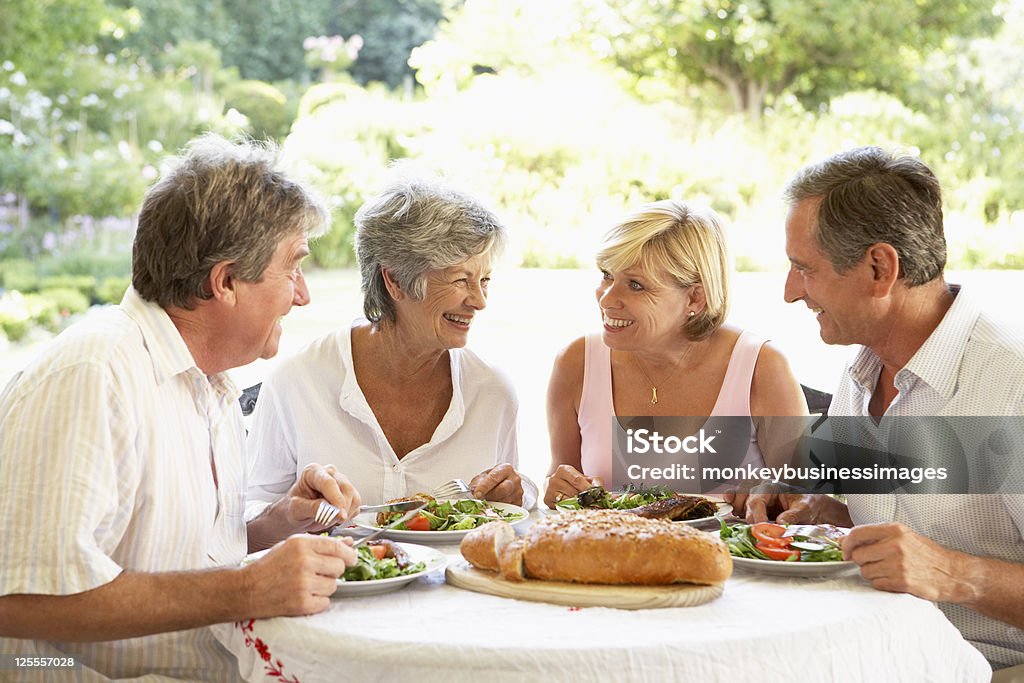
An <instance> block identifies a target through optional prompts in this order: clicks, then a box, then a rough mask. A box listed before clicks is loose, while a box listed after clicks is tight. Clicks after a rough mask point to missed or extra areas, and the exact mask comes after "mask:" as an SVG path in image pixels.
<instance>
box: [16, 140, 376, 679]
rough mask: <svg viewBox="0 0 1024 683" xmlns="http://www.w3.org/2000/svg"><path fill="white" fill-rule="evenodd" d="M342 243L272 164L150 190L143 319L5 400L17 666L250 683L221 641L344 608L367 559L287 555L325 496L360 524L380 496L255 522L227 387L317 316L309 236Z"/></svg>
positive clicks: (203, 162) (66, 336) (140, 276)
mask: <svg viewBox="0 0 1024 683" xmlns="http://www.w3.org/2000/svg"><path fill="white" fill-rule="evenodd" d="M326 225H327V212H326V211H325V209H324V207H323V205H322V204H321V203H320V202H319V201H318V200H317V199H315V198H314V196H313V195H312V194H311V193H310V192H309V191H308V190H307V189H306V188H304V187H303V186H302V185H300V184H298V183H296V182H295V181H293V180H290V179H289V178H288V177H287V176H286V175H285V174H284V173H282V172H281V171H280V170H279V169H278V168H277V158H276V152H275V151H274V150H273V149H272V148H267V147H261V146H257V145H253V144H238V145H235V144H231V143H229V142H227V141H225V140H223V139H221V138H218V137H216V136H212V135H211V136H207V137H204V138H201V139H199V140H197V141H195V142H193V143H192V144H191V145H190V146H189V148H188V149H187V151H186V153H185V154H184V155H183V157H181V158H180V159H179V160H178V163H177V165H176V166H175V167H174V168H173V169H172V170H171V171H170V172H169V173H168V174H167V175H166V176H165V177H164V178H162V179H161V180H160V181H159V182H158V183H157V184H156V185H155V186H154V187H153V188H152V189H151V190H150V191H149V193H148V194H147V196H146V199H145V201H144V202H143V206H142V211H141V213H140V215H139V226H138V232H137V234H136V237H135V245H134V253H133V262H132V287H131V288H129V290H128V291H127V293H126V294H125V296H124V299H123V301H122V302H121V304H120V305H119V306H113V307H111V308H109V309H107V310H105V311H102V312H99V313H96V314H94V315H91V316H89V317H87V318H86V319H85V320H84V321H82V322H80V323H78V324H76V325H75V326H73V327H72V328H71V329H69V330H68V331H67V332H65V333H63V334H61V335H60V336H59V337H57V339H56V340H55V341H54V343H53V344H52V346H51V347H50V348H49V349H47V351H46V352H44V353H43V354H42V356H41V357H40V358H38V359H37V360H35V361H34V362H33V363H31V364H30V365H29V366H28V367H27V368H26V369H25V370H24V371H22V372H21V373H19V374H18V375H16V376H15V377H14V379H13V380H12V381H11V382H10V384H8V386H7V388H6V389H5V390H4V392H3V394H2V395H0V481H2V482H3V486H4V494H3V496H0V529H3V534H2V536H0V567H2V568H3V569H2V571H0V596H2V597H0V652H2V653H5V655H12V654H16V655H21V656H24V657H28V658H33V657H35V658H49V657H53V658H56V659H55V660H43V661H61V662H71V661H73V662H74V663H75V664H77V665H81V666H82V667H83V670H82V671H78V672H77V673H76V674H75V675H76V676H77V678H76V680H89V681H93V680H105V679H108V678H109V679H128V678H132V679H135V678H137V677H143V676H147V675H157V676H160V677H166V678H174V679H185V680H203V681H231V680H237V678H238V671H237V664H236V663H235V661H234V658H233V657H231V655H230V654H229V653H227V652H226V651H225V650H224V649H223V648H222V647H221V646H220V645H219V644H218V643H217V642H216V641H215V640H214V638H213V637H212V635H211V634H210V632H209V630H208V629H206V628H203V627H205V626H207V625H209V624H215V623H220V622H230V621H235V620H240V619H248V618H259V617H272V616H280V615H301V614H310V613H313V612H318V611H321V610H323V609H325V608H326V607H327V605H328V604H329V596H330V595H331V594H332V593H333V592H334V589H335V581H336V579H337V577H338V576H339V575H340V574H341V573H342V572H343V571H344V569H345V567H346V566H347V565H351V564H354V563H355V559H356V558H355V553H354V551H353V549H352V548H351V547H350V545H349V544H346V543H345V542H342V541H340V540H338V539H334V538H326V537H319V536H309V535H300V536H292V537H291V538H288V540H285V541H284V542H282V543H278V544H277V545H276V546H275V545H274V544H275V543H277V542H278V541H279V540H280V539H282V538H285V537H286V536H288V535H289V534H291V533H294V532H298V531H318V530H320V529H321V528H322V527H320V526H319V525H318V524H317V523H316V522H314V520H313V517H314V513H315V510H316V508H317V506H318V503H319V502H320V501H321V500H322V499H326V500H328V501H330V502H331V503H333V504H334V505H336V506H338V507H339V508H341V509H342V510H344V511H345V513H346V515H348V516H351V515H354V514H355V512H356V510H357V508H358V505H359V496H358V494H357V493H356V492H355V490H354V489H353V488H352V486H351V485H350V484H349V483H348V481H347V480H346V479H345V478H344V477H342V476H341V475H340V474H338V473H337V472H336V471H335V470H334V469H333V468H331V467H326V468H325V467H322V466H319V465H311V466H309V467H308V468H306V469H304V470H303V472H302V475H301V476H300V477H299V478H298V480H297V481H296V482H295V484H294V485H293V486H292V487H290V489H289V490H287V491H285V492H283V494H284V495H282V496H280V497H278V498H277V499H276V500H275V501H274V502H273V504H272V505H270V506H268V507H267V509H266V510H265V511H264V513H263V514H262V515H260V516H259V517H257V518H255V519H253V520H252V521H250V522H249V523H248V524H246V523H245V522H244V518H243V510H244V502H245V491H246V485H247V467H246V465H245V462H244V457H243V437H244V430H243V428H242V422H241V413H240V409H239V406H238V402H237V399H238V396H239V393H240V392H239V391H238V390H237V388H236V387H235V386H234V384H233V383H232V382H231V380H230V379H229V378H228V376H227V374H226V372H225V371H226V370H228V369H229V368H232V367H236V366H240V365H244V364H246V363H249V362H251V361H253V360H255V359H257V358H269V357H271V356H273V355H274V354H275V353H277V348H278V341H279V338H280V335H281V327H280V323H279V321H280V319H281V317H282V316H284V315H286V314H287V313H288V312H289V310H290V309H291V308H292V306H303V305H305V304H307V303H308V302H309V292H308V290H307V289H306V283H305V280H304V279H303V274H302V267H301V263H302V260H303V258H304V257H305V256H307V255H308V253H309V247H308V244H307V239H308V237H310V236H311V235H315V234H317V233H318V232H320V231H321V230H323V229H324V228H325V226H326ZM270 546H274V547H273V548H272V549H271V550H270V552H269V553H267V554H266V555H265V556H264V557H262V558H261V559H259V560H257V561H255V562H253V563H251V564H249V565H246V566H244V567H240V566H239V564H240V562H241V560H242V558H243V557H244V556H245V555H246V552H247V550H254V549H258V548H265V547H270ZM36 661H40V660H36ZM53 674H54V672H53V671H52V670H51V671H45V670H29V669H24V670H21V671H19V673H18V675H19V680H35V679H33V678H32V675H34V676H37V677H38V678H40V679H47V678H48V676H49V677H52V675H53Z"/></svg>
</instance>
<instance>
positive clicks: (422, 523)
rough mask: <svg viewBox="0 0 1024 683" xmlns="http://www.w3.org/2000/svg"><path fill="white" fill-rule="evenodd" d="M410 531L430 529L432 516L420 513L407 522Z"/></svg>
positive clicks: (406, 525) (406, 526)
mask: <svg viewBox="0 0 1024 683" xmlns="http://www.w3.org/2000/svg"><path fill="white" fill-rule="evenodd" d="M405 528H406V529H408V530H409V531H430V518H429V517H427V516H426V515H424V514H423V513H420V514H418V515H416V516H415V517H413V518H412V519H410V520H409V521H408V522H406V523H405Z"/></svg>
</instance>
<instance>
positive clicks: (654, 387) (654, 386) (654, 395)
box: [633, 342, 693, 404]
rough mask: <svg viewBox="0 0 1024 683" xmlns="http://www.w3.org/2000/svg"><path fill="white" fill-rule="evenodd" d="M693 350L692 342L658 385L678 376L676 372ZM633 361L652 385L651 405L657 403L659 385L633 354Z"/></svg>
mask: <svg viewBox="0 0 1024 683" xmlns="http://www.w3.org/2000/svg"><path fill="white" fill-rule="evenodd" d="M691 348H693V343H692V342H691V343H690V344H689V345H688V346H687V347H686V350H685V351H683V352H682V353H681V354H679V360H677V361H676V364H675V365H673V366H672V369H671V370H670V371H669V373H668V374H667V375H666V376H665V378H664V379H662V380H661V381H660V382H659V383H658V384H664V383H665V382H667V381H669V380H670V379H672V375H674V374H676V370H677V369H678V368H679V365H680V364H681V363H682V362H683V359H684V358H686V355H687V354H688V353H690V349H691ZM633 360H634V361H635V362H636V366H637V367H638V368H640V372H642V373H644V377H645V378H647V381H648V382H649V383H650V385H651V403H652V404H654V403H657V402H658V385H657V384H655V383H654V380H652V379H651V376H650V375H648V374H647V371H646V370H644V366H643V365H641V364H640V359H639V358H637V357H636V354H633Z"/></svg>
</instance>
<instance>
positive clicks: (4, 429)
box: [0, 289, 247, 680]
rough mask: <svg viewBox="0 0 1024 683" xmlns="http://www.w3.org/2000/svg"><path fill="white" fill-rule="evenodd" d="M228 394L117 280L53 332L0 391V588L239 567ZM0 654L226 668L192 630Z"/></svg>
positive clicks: (241, 547)
mask: <svg viewBox="0 0 1024 683" xmlns="http://www.w3.org/2000/svg"><path fill="white" fill-rule="evenodd" d="M239 394H240V392H239V391H238V390H237V389H236V388H235V386H234V384H233V383H232V382H231V380H230V379H228V377H227V376H226V375H224V374H220V375H214V376H211V377H207V376H206V375H204V374H203V373H202V371H200V369H199V368H198V367H196V365H195V362H194V361H193V359H192V356H191V354H190V353H189V351H188V348H187V347H186V345H185V343H184V341H183V340H182V338H181V336H180V334H179V333H178V331H177V329H176V328H175V327H174V324H173V323H172V322H171V320H170V318H169V317H168V316H167V314H166V313H165V312H164V310H163V309H162V308H160V307H159V306H157V305H156V304H153V303H150V302H146V301H144V300H143V299H142V298H140V297H139V296H138V294H136V293H135V291H134V290H132V289H129V290H128V292H127V293H126V294H125V297H124V300H123V301H122V302H121V305H120V306H113V307H111V308H109V309H107V310H104V311H101V312H98V313H95V314H93V315H91V316H89V317H88V318H87V319H86V320H84V321H82V322H80V323H78V324H76V325H74V326H73V327H72V328H70V329H69V330H67V331H66V332H64V333H63V334H61V335H60V336H59V337H57V339H56V340H55V341H54V344H53V346H52V347H51V348H49V349H48V350H47V352H45V353H44V355H43V356H42V357H41V358H39V359H38V360H36V361H35V362H34V363H33V364H32V365H30V366H29V367H28V368H26V369H25V370H24V371H23V372H21V373H19V374H18V375H16V376H15V377H14V379H12V381H11V382H10V384H8V386H7V388H6V389H5V390H4V392H3V394H2V395H0V481H3V482H4V495H3V496H2V497H0V529H3V530H4V532H3V534H0V568H2V570H0V595H8V594H13V593H33V594H44V595H70V594H74V593H80V592H83V591H88V590H91V589H94V588H97V587H99V586H102V585H104V584H106V583H109V582H110V581H112V580H114V579H115V578H116V577H117V576H118V575H119V574H120V573H121V572H122V571H133V572H161V571H173V570H190V569H202V568H209V567H216V566H222V565H236V564H238V563H239V562H240V561H241V560H242V558H243V557H244V556H245V552H246V545H247V544H246V531H245V523H244V518H243V512H244V492H245V467H244V463H243V453H242V444H243V437H244V431H243V429H242V422H241V414H240V411H239V408H238V403H237V398H238V396H239ZM0 652H6V653H18V654H24V655H28V656H60V655H61V654H68V655H74V656H75V657H76V659H77V660H78V661H80V662H82V663H83V665H84V667H85V671H84V673H85V677H84V680H103V679H104V678H132V677H136V676H141V675H143V674H146V673H157V674H162V675H164V676H170V677H176V678H184V679H191V680H237V678H238V674H237V664H236V663H235V662H234V659H233V658H232V657H231V655H230V654H228V653H227V652H226V651H225V650H224V649H223V648H222V647H221V646H220V644H219V643H217V642H216V640H214V638H213V637H212V635H211V634H210V632H209V630H208V629H205V628H203V629H192V630H187V631H178V632H174V633H166V634H159V635H153V636H147V637H143V638H132V639H128V640H120V641H113V642H103V643H44V642H39V641H25V640H14V639H0ZM51 673H52V672H51ZM40 676H41V677H42V676H43V674H40Z"/></svg>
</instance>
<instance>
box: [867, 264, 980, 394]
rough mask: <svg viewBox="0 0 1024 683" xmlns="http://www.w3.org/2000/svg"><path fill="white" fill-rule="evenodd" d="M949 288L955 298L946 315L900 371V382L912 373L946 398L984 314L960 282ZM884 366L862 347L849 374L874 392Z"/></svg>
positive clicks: (871, 352) (954, 385)
mask: <svg viewBox="0 0 1024 683" xmlns="http://www.w3.org/2000/svg"><path fill="white" fill-rule="evenodd" d="M949 290H950V292H951V293H952V294H953V296H954V299H953V304H952V305H951V306H950V307H949V310H948V311H946V315H944V316H943V317H942V320H941V321H939V324H938V326H936V328H935V329H934V330H933V331H932V333H931V334H930V335H928V338H927V339H925V341H924V343H923V344H922V345H921V347H920V348H918V350H917V351H916V352H915V353H914V355H913V356H912V357H911V358H910V360H909V361H908V362H907V364H906V365H905V366H903V367H902V368H901V369H900V371H899V372H897V373H896V381H897V383H900V382H901V380H902V381H905V378H906V376H907V375H912V376H914V377H917V378H918V379H920V380H921V381H923V382H924V383H926V384H927V385H928V386H930V387H931V388H932V389H934V390H935V391H936V392H937V393H938V394H939V395H940V396H942V397H943V398H944V399H946V400H949V399H950V398H952V396H953V392H954V391H955V390H956V384H957V377H959V375H960V365H961V363H962V362H963V357H964V353H965V352H966V350H967V342H968V341H969V340H970V337H971V331H972V330H973V329H974V326H975V324H976V323H977V321H978V317H979V316H980V315H981V309H980V308H979V306H978V304H977V302H976V301H974V299H973V298H971V296H970V295H969V294H968V293H966V292H965V291H964V290H963V288H962V287H961V286H960V285H953V284H951V285H950V286H949ZM881 367H882V361H881V359H880V358H879V357H878V356H877V355H876V354H875V352H874V351H872V350H871V349H869V348H867V347H866V346H865V347H861V349H860V351H859V352H858V353H857V356H856V357H855V358H854V360H853V363H851V364H850V369H849V375H850V378H851V379H852V380H853V381H854V382H856V383H857V384H858V385H859V386H860V387H861V389H862V390H864V391H867V392H872V391H874V385H875V382H876V381H877V379H878V372H879V370H880V369H881Z"/></svg>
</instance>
